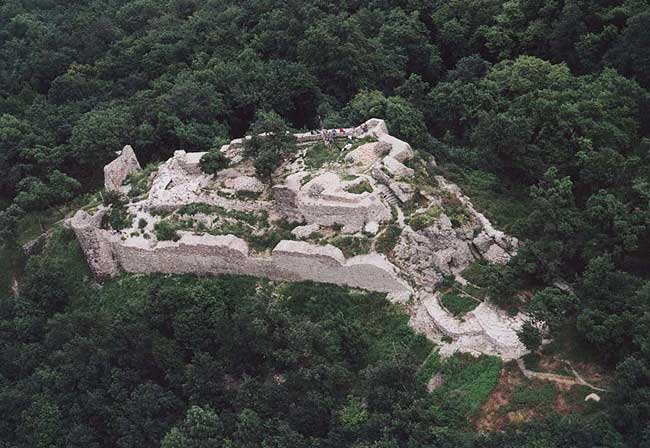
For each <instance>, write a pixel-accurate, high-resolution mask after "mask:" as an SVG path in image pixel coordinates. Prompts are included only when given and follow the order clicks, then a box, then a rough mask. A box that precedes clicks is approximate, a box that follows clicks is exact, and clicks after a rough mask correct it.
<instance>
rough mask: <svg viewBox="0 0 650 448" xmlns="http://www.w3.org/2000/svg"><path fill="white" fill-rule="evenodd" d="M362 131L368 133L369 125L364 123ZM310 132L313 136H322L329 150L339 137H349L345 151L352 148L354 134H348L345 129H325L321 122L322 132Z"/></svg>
mask: <svg viewBox="0 0 650 448" xmlns="http://www.w3.org/2000/svg"><path fill="white" fill-rule="evenodd" d="M319 118H320V117H319ZM361 130H362V131H363V132H364V133H366V132H368V125H367V124H366V123H364V124H363V125H362V128H361ZM310 132H311V134H312V135H317V134H320V135H321V136H322V137H323V143H325V146H327V147H328V148H329V147H331V146H332V145H334V139H336V138H337V137H347V140H348V143H347V145H345V147H344V149H345V148H348V147H350V146H351V145H352V134H348V133H346V131H345V129H343V128H339V129H338V130H336V129H329V130H328V129H325V128H324V127H323V124H322V121H321V129H320V131H317V130H312V131H310Z"/></svg>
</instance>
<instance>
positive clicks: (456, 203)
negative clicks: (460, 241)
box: [442, 193, 472, 227]
mask: <svg viewBox="0 0 650 448" xmlns="http://www.w3.org/2000/svg"><path fill="white" fill-rule="evenodd" d="M442 206H443V208H444V209H445V214H446V215H447V216H448V217H449V220H450V221H451V225H452V226H454V227H461V226H462V225H463V224H466V223H468V222H469V221H470V220H471V219H472V217H471V215H470V214H469V211H468V210H467V208H466V207H465V206H464V205H463V203H462V202H461V201H460V199H458V198H457V197H456V196H454V195H453V194H451V193H447V194H445V195H443V196H442Z"/></svg>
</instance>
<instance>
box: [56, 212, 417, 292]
mask: <svg viewBox="0 0 650 448" xmlns="http://www.w3.org/2000/svg"><path fill="white" fill-rule="evenodd" d="M93 219H94V217H90V216H89V215H88V214H86V213H85V212H83V211H79V212H77V214H76V215H75V216H74V217H73V218H72V219H70V220H68V223H67V224H68V226H69V227H70V228H72V229H73V230H74V232H75V234H76V235H77V238H78V239H79V243H80V245H81V248H82V250H83V251H84V253H85V255H86V258H87V260H88V265H89V266H90V268H91V270H92V272H93V273H94V274H95V275H96V276H97V277H98V278H100V279H106V278H109V277H112V276H114V275H116V274H117V273H118V272H119V270H120V269H122V270H124V271H126V272H131V273H140V274H150V273H169V274H199V275H200V274H211V275H218V274H237V275H252V276H256V277H265V278H269V279H271V280H283V281H305V280H311V281H315V282H321V283H334V284H338V285H347V286H351V287H355V288H362V289H367V290H369V291H378V292H386V293H404V292H410V288H409V286H408V285H407V284H406V283H405V282H404V281H403V280H402V279H400V278H399V276H398V275H397V273H396V272H397V270H396V269H395V267H394V266H393V265H392V264H391V263H390V262H389V261H388V260H387V259H386V258H385V257H384V256H383V255H379V254H371V255H361V256H357V257H352V258H349V259H346V258H345V257H344V256H343V253H342V252H341V250H340V249H338V248H336V247H334V246H319V245H315V244H310V243H306V242H299V241H288V240H284V241H281V242H280V243H279V244H278V245H277V246H276V247H275V249H273V251H272V253H271V256H270V257H261V256H251V254H250V251H249V247H248V244H247V243H246V242H245V241H244V240H242V239H240V238H237V237H235V236H233V235H222V236H213V235H195V234H193V233H191V232H179V234H180V235H181V238H180V240H179V241H177V242H171V241H161V242H158V244H157V245H156V246H155V247H153V248H151V247H148V246H144V245H142V244H141V243H140V242H139V241H138V240H131V239H128V238H127V239H126V240H125V241H123V240H122V239H121V238H120V237H119V235H112V234H111V232H109V231H106V230H102V229H99V228H98V227H97V223H96V222H94V221H93Z"/></svg>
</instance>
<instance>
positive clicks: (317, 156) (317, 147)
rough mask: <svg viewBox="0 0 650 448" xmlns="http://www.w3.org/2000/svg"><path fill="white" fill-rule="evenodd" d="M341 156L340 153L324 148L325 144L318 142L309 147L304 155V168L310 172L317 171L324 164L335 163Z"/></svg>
mask: <svg viewBox="0 0 650 448" xmlns="http://www.w3.org/2000/svg"><path fill="white" fill-rule="evenodd" d="M340 156H341V152H340V151H339V150H338V149H337V148H335V147H333V146H331V147H327V146H325V143H323V142H318V143H315V144H313V145H312V146H310V147H309V149H308V150H307V152H306V153H305V157H304V160H305V167H307V169H310V170H317V169H319V168H321V167H322V166H323V165H325V164H326V163H330V162H336V161H337V160H338V159H339V157H340Z"/></svg>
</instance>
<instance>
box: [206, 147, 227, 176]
mask: <svg viewBox="0 0 650 448" xmlns="http://www.w3.org/2000/svg"><path fill="white" fill-rule="evenodd" d="M229 164H230V160H228V157H226V156H225V155H224V154H223V153H222V152H221V151H219V150H212V151H208V152H206V153H205V154H203V157H201V160H200V161H199V166H200V167H201V171H203V172H204V173H205V174H216V173H217V172H218V171H221V170H223V169H225V168H228V165H229Z"/></svg>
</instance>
